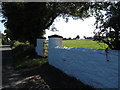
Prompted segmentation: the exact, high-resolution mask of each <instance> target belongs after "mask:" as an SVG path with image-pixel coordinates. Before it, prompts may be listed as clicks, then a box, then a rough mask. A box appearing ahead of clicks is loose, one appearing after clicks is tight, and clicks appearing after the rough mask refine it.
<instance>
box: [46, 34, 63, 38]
mask: <svg viewBox="0 0 120 90" xmlns="http://www.w3.org/2000/svg"><path fill="white" fill-rule="evenodd" d="M48 38H63V37H62V36H59V35H56V34H55V35H51V36H48Z"/></svg>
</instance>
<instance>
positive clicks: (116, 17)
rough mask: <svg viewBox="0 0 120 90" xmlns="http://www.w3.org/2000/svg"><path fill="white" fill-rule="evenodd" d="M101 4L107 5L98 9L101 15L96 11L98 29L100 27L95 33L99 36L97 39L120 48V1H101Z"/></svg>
mask: <svg viewBox="0 0 120 90" xmlns="http://www.w3.org/2000/svg"><path fill="white" fill-rule="evenodd" d="M100 6H105V7H104V8H100V9H98V11H99V12H100V13H99V15H97V14H98V13H96V29H99V31H98V32H96V33H95V35H96V36H98V38H97V39H96V40H98V41H102V42H104V43H106V44H107V45H108V46H109V48H111V49H115V50H120V2H117V3H116V2H113V3H101V4H100V5H99V7H100ZM103 11H105V14H103V13H102V12H103Z"/></svg>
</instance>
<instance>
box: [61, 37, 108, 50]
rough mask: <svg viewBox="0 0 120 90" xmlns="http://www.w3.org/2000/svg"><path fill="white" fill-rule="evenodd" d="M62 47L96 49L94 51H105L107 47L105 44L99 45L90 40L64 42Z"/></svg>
mask: <svg viewBox="0 0 120 90" xmlns="http://www.w3.org/2000/svg"><path fill="white" fill-rule="evenodd" d="M62 46H65V47H79V48H94V49H105V48H106V47H107V45H106V44H104V43H98V42H97V41H93V40H90V39H81V40H63V41H62Z"/></svg>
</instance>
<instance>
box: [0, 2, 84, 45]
mask: <svg viewBox="0 0 120 90" xmlns="http://www.w3.org/2000/svg"><path fill="white" fill-rule="evenodd" d="M79 4H80V5H84V4H85V3H78V5H79ZM75 5H77V3H52V2H39V3H38V2H37V3H28V2H24V3H22V2H19V3H18V2H17V3H10V2H9V3H2V10H3V11H2V14H3V17H4V18H5V20H3V22H4V25H5V27H6V28H7V30H9V31H7V32H9V33H10V34H8V36H9V38H10V39H11V40H19V41H29V42H30V43H31V44H33V43H35V41H36V38H38V37H42V36H43V35H44V34H45V29H47V28H49V27H50V25H52V23H53V22H54V19H55V18H56V17H57V16H60V15H61V16H63V17H65V16H69V15H70V14H74V13H75V11H74V10H75V9H76V7H75Z"/></svg>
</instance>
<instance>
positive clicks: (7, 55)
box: [2, 47, 93, 90]
mask: <svg viewBox="0 0 120 90" xmlns="http://www.w3.org/2000/svg"><path fill="white" fill-rule="evenodd" d="M2 53H3V54H2V65H3V68H2V79H3V81H2V85H3V89H2V90H6V89H7V88H16V89H17V90H18V89H20V88H24V89H26V90H33V89H39V90H41V89H42V90H44V89H45V90H51V89H52V90H53V89H56V88H79V89H93V88H91V87H89V86H87V85H84V84H83V83H81V82H80V81H78V80H76V79H75V78H73V77H69V76H67V75H66V74H65V73H63V72H61V71H60V70H58V69H56V68H54V67H53V66H51V65H49V64H48V63H45V64H43V65H42V66H38V67H34V68H29V69H22V70H14V68H13V67H12V52H11V49H10V48H9V47H4V49H3V52H2Z"/></svg>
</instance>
